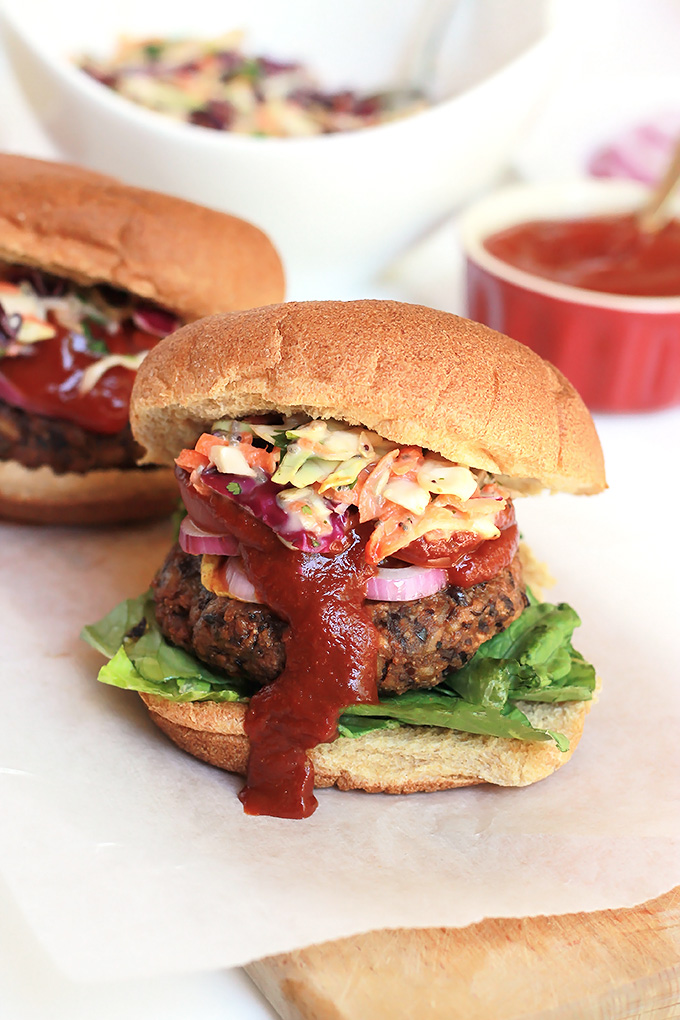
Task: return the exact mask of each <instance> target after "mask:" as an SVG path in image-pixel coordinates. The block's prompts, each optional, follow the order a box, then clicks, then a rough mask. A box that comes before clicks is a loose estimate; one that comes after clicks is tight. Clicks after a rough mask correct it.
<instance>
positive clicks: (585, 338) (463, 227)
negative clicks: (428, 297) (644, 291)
mask: <svg viewBox="0 0 680 1020" xmlns="http://www.w3.org/2000/svg"><path fill="white" fill-rule="evenodd" d="M646 194H647V191H646V189H645V188H644V187H642V186H640V185H638V184H635V183H633V182H630V181H615V180H588V179H585V180H579V181H570V182H564V183H550V184H545V185H513V186H512V187H509V188H505V189H503V190H502V191H498V192H495V193H494V194H492V195H489V196H487V197H486V198H483V199H481V200H480V201H479V202H477V203H475V205H473V206H471V207H470V208H469V209H468V210H467V212H466V213H465V214H464V215H463V216H462V217H461V220H460V231H461V237H462V243H463V248H464V251H465V255H466V262H467V314H468V315H469V317H470V318H471V319H476V320H477V321H478V322H483V323H485V324H486V325H488V326H491V327H492V328H493V329H496V330H498V331H499V332H501V333H506V334H507V335H508V336H511V337H514V338H515V340H521V341H522V342H523V343H525V344H527V346H528V347H531V348H533V350H535V351H537V352H538V353H539V354H540V355H541V356H542V357H544V358H547V360H548V361H551V362H552V363H553V364H554V365H556V366H557V368H559V369H560V371H562V372H563V373H564V374H565V375H566V376H567V378H568V379H569V380H570V381H571V382H572V383H573V384H574V386H575V387H576V388H577V390H578V391H579V392H580V394H581V396H582V397H583V399H584V400H585V402H586V404H587V405H588V406H589V407H590V408H592V409H593V410H596V411H650V410H654V409H658V408H662V407H670V406H671V405H674V404H680V295H678V296H677V297H632V296H628V295H621V294H604V293H601V292H599V291H593V290H584V289H581V288H579V287H572V286H569V285H567V284H563V283H555V282H553V281H551V280H545V279H543V278H542V277H538V276H534V275H533V274H532V273H527V272H525V271H524V270H521V269H516V268H514V267H513V266H510V265H508V264H507V263H506V262H503V261H501V260H500V259H498V258H496V257H495V256H493V255H491V254H490V253H489V252H488V251H487V250H486V249H485V248H484V240H485V239H486V238H487V237H490V236H491V235H492V234H495V233H497V232H498V231H500V230H504V229H505V228H506V227H511V226H514V225H516V224H518V223H525V222H528V221H530V220H541V219H576V218H581V217H587V216H598V215H610V214H614V213H630V212H631V211H632V210H635V209H637V208H639V207H640V206H641V205H642V202H643V200H644V198H645V196H646ZM675 210H676V212H677V211H678V206H677V204H676V206H675Z"/></svg>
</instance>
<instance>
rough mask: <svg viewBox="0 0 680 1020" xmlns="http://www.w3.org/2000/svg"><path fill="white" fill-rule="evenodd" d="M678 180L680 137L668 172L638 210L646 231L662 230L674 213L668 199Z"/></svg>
mask: <svg viewBox="0 0 680 1020" xmlns="http://www.w3.org/2000/svg"><path fill="white" fill-rule="evenodd" d="M678 180H680V139H678V141H677V143H676V146H675V149H674V150H673V155H672V156H671V161H670V163H669V164H668V167H667V168H666V173H665V174H664V175H663V177H662V178H661V180H660V181H659V183H658V184H657V185H656V187H655V188H654V190H653V191H652V193H651V195H650V196H649V198H648V199H647V201H646V202H645V204H644V205H643V206H642V208H641V209H640V211H639V212H638V224H639V227H640V230H642V231H643V232H644V233H648V234H651V233H653V232H654V231H655V230H660V229H661V227H663V225H664V224H665V223H667V222H668V220H669V219H670V218H671V216H672V213H671V211H670V210H669V207H668V203H667V199H668V197H669V196H670V194H671V192H672V191H673V189H674V188H675V185H676V184H677V183H678Z"/></svg>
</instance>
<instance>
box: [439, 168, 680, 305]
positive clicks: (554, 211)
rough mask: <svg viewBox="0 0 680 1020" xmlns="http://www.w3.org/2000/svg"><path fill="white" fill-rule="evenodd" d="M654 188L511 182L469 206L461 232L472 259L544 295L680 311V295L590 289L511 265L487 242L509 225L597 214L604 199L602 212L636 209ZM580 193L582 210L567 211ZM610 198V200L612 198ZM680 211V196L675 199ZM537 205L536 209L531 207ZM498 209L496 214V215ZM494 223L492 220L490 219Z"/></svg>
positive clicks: (578, 181) (624, 183)
mask: <svg viewBox="0 0 680 1020" xmlns="http://www.w3.org/2000/svg"><path fill="white" fill-rule="evenodd" d="M648 193H649V189H648V188H646V187H645V186H644V185H642V184H640V183H639V182H636V181H629V180H622V179H618V178H617V179H614V178H611V179H609V178H607V179H600V178H590V177H572V178H565V179H564V180H561V181H549V182H546V183H544V184H525V183H519V184H510V185H507V186H506V187H504V188H500V189H498V190H497V191H494V192H492V193H491V194H489V195H485V196H484V197H483V198H481V199H479V200H478V201H477V202H475V203H473V204H472V205H470V206H468V208H467V209H466V210H465V212H464V213H462V215H461V216H460V217H459V219H458V223H457V226H458V234H459V237H460V240H461V243H462V247H463V252H464V255H465V257H466V259H467V260H468V262H472V263H475V264H476V265H477V266H478V267H479V268H480V269H482V270H485V271H486V272H487V273H489V274H490V275H491V276H495V277H497V278H498V279H500V280H504V281H505V282H507V283H511V284H514V285H515V286H517V287H521V288H522V289H523V290H527V291H534V292H535V293H537V294H542V295H543V296H545V297H548V298H552V299H554V300H557V301H564V302H567V303H569V304H578V305H585V306H590V307H593V308H603V309H608V310H610V311H615V312H636V313H645V314H651V315H663V314H666V315H668V314H680V295H678V296H675V295H672V296H666V297H655V296H645V295H629V294H610V293H607V292H605V291H596V290H588V289H586V288H585V287H576V286H574V285H572V284H567V283H560V282H558V281H555V280H548V279H546V278H545V277H541V276H536V275H535V274H533V273H530V272H529V271H528V270H525V269H518V268H517V267H516V266H511V265H509V263H507V262H504V261H503V260H502V259H499V258H498V257H497V256H495V255H492V254H491V252H489V251H487V249H486V248H485V247H484V243H483V242H484V240H485V239H486V238H487V237H490V236H491V235H492V234H494V233H496V232H497V231H499V230H503V229H504V228H505V227H510V226H515V225H516V224H519V223H523V222H527V221H530V220H531V219H536V218H540V217H545V216H550V218H554V219H565V220H568V219H571V218H573V217H575V216H587V215H589V214H590V215H597V211H598V206H599V202H595V204H594V205H592V204H591V202H592V200H595V199H598V198H601V199H603V200H604V201H603V204H602V208H601V209H600V211H601V213H603V214H607V213H615V212H624V213H625V212H631V211H633V210H634V209H636V208H638V207H639V206H640V205H641V203H642V201H643V199H644V197H645V196H646V195H647V194H648ZM567 194H569V195H570V196H574V197H575V198H576V204H580V201H581V199H584V200H585V205H584V208H583V209H582V210H581V212H580V213H579V212H576V211H574V210H571V209H570V210H569V213H565V195H567ZM610 203H611V204H610ZM672 206H673V208H674V210H676V212H680V198H678V199H676V200H674V201H673V202H672ZM532 208H533V210H534V211H533V212H531V211H530V210H531V209H532ZM494 214H495V215H494ZM491 221H494V225H493V226H490V225H489V224H490V222H491Z"/></svg>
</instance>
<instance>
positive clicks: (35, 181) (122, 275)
mask: <svg viewBox="0 0 680 1020" xmlns="http://www.w3.org/2000/svg"><path fill="white" fill-rule="evenodd" d="M0 260H3V261H6V262H11V263H20V264H23V265H30V266H37V267H39V268H41V269H45V270H47V271H48V272H52V273H56V274H57V275H59V276H65V277H68V278H69V279H72V280H74V281H76V283H81V284H93V283H109V284H111V285H113V286H115V287H120V288H122V289H124V290H128V291H130V292H132V293H133V294H137V295H138V296H139V297H142V298H146V299H148V300H150V301H154V302H156V303H158V304H159V305H162V306H163V307H165V308H168V309H171V310H172V311H174V312H177V313H178V314H179V315H180V316H181V317H182V318H183V319H195V318H198V317H200V316H202V315H211V314H213V313H215V312H226V311H231V310H233V309H238V308H250V307H252V306H255V305H262V304H267V303H268V302H271V301H280V300H282V298H283V293H284V280H283V271H282V268H281V262H280V260H279V257H278V255H277V253H276V251H275V250H274V247H273V245H272V244H271V242H270V241H269V239H268V238H267V237H266V236H265V234H263V233H262V231H260V230H258V229H257V228H256V227H254V226H252V225H251V224H250V223H245V222H244V221H243V220H240V219H237V218H236V217H234V216H228V215H227V214H226V213H221V212H215V211H214V210H211V209H206V208H204V207H203V206H199V205H195V204H194V203H192V202H185V201H184V200H182V199H179V198H171V197H170V196H168V195H161V194H158V193H156V192H153V191H144V190H142V189H141V188H133V187H128V186H127V185H125V184H121V183H120V182H119V181H117V180H114V178H112V177H105V176H103V175H102V174H98V173H95V172H94V171H92V170H85V169H83V168H81V167H75V166H68V165H66V164H63V163H49V162H44V161H42V160H37V159H27V158H26V157H24V156H14V155H8V154H0Z"/></svg>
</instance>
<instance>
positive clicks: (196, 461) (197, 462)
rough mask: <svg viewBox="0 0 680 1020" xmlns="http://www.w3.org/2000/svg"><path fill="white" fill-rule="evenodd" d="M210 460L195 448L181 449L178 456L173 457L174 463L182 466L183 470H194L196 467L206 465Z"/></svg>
mask: <svg viewBox="0 0 680 1020" xmlns="http://www.w3.org/2000/svg"><path fill="white" fill-rule="evenodd" d="M209 463H210V461H209V460H208V458H207V457H206V456H205V455H204V454H202V453H199V452H198V451H197V450H182V452H181V453H180V455H179V457H176V458H175V464H176V465H177V466H178V467H181V468H184V470H185V471H194V470H195V469H196V468H202V467H207V466H208V464H209Z"/></svg>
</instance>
